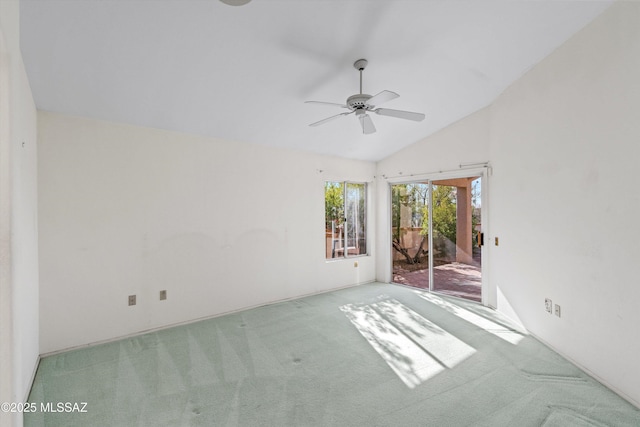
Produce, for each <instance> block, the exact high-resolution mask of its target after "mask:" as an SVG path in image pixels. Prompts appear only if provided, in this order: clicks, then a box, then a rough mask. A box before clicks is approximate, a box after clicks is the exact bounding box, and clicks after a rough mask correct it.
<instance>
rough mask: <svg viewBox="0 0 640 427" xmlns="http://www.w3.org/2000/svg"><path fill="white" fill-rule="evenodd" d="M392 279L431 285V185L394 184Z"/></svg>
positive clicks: (425, 286)
mask: <svg viewBox="0 0 640 427" xmlns="http://www.w3.org/2000/svg"><path fill="white" fill-rule="evenodd" d="M391 202H392V203H391V238H392V247H393V281H394V282H396V283H402V284H405V285H410V286H415V287H418V288H425V289H429V256H428V255H429V252H428V251H429V240H428V237H429V236H428V233H429V223H428V211H427V207H428V202H429V185H428V184H426V183H420V182H415V183H410V184H397V185H393V186H392V187H391Z"/></svg>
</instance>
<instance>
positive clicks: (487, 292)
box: [386, 166, 497, 307]
mask: <svg viewBox="0 0 640 427" xmlns="http://www.w3.org/2000/svg"><path fill="white" fill-rule="evenodd" d="M490 170H491V169H490V167H489V166H485V167H481V168H469V169H459V170H454V171H446V172H436V173H428V174H423V175H413V176H411V177H410V179H408V178H407V177H398V178H389V179H387V184H388V194H389V197H388V198H387V207H388V209H387V212H388V215H389V222H388V224H389V225H390V224H391V223H392V221H391V215H392V209H393V207H392V187H393V186H394V185H397V184H411V183H424V184H427V185H428V186H429V209H428V212H429V292H433V290H432V288H433V268H432V267H433V239H432V236H433V230H432V227H433V221H432V219H433V218H432V209H431V206H432V205H433V192H432V189H433V181H440V180H445V179H456V178H470V177H480V178H481V185H480V192H481V210H480V221H481V227H482V228H481V230H480V232H481V233H482V234H483V235H484V236H485V238H484V245H482V246H481V247H480V253H481V269H482V286H481V293H482V302H481V304H482V305H484V306H489V307H495V306H496V302H497V301H496V296H495V292H492V291H493V288H492V287H491V286H490V282H489V268H488V266H489V256H490V255H489V252H490V251H489V197H488V195H489V191H488V190H489V184H488V179H487V178H488V177H489V176H490ZM386 235H387V239H386V240H387V241H388V245H387V247H388V248H389V251H390V252H389V256H388V257H387V262H388V263H389V264H388V267H389V276H388V282H389V283H394V282H393V249H392V248H391V239H392V236H391V226H389V227H387V230H386Z"/></svg>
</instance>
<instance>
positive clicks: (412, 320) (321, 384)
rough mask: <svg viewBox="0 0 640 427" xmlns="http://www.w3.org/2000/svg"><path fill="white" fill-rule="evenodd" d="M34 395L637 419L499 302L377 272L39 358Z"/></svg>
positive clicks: (269, 409) (187, 407) (365, 413)
mask: <svg viewBox="0 0 640 427" xmlns="http://www.w3.org/2000/svg"><path fill="white" fill-rule="evenodd" d="M30 402H32V403H34V404H35V405H36V406H37V408H38V411H37V412H35V413H29V414H25V425H26V426H83V427H85V426H127V427H131V426H492V427H495V426H638V425H640V411H639V410H638V409H636V408H635V407H633V406H632V405H630V404H629V403H627V402H626V401H624V400H623V399H621V398H620V397H618V396H617V395H615V394H614V393H613V392H611V391H609V390H608V389H606V388H605V387H603V386H602V385H600V384H599V383H598V382H596V381H595V380H593V379H592V378H590V377H589V376H587V375H586V374H584V373H583V372H582V371H580V370H579V369H577V368H576V367H574V366H573V365H572V364H570V363H569V362H567V361H566V360H564V359H563V358H562V357H560V356H559V355H557V354H556V353H554V352H553V351H551V350H550V349H548V348H547V347H545V346H544V345H542V344H541V343H540V342H538V341H537V340H535V339H534V338H532V337H530V336H528V335H527V334H526V333H525V332H524V331H520V330H518V329H517V328H515V327H514V326H513V325H512V324H511V323H510V322H509V321H508V320H506V319H504V318H502V317H501V316H499V315H498V314H497V313H496V312H494V311H492V310H489V309H486V308H484V307H482V306H480V305H478V304H474V303H471V302H466V301H462V300H456V299H449V298H444V297H441V296H437V295H434V294H429V293H427V292H425V291H423V290H418V289H415V290H414V289H409V288H405V287H402V286H397V285H388V284H380V283H374V284H369V285H362V286H358V287H354V288H349V289H345V290H341V291H336V292H331V293H326V294H322V295H316V296H312V297H307V298H302V299H299V300H294V301H289V302H284V303H279V304H273V305H269V306H264V307H260V308H256V309H252V310H247V311H244V312H241V313H236V314H231V315H227V316H222V317H218V318H215V319H210V320H206V321H201V322H198V323H193V324H190V325H186V326H180V327H175V328H171V329H166V330H163V331H159V332H154V333H149V334H146V335H141V336H138V337H135V338H129V339H124V340H121V341H117V342H112V343H109V344H104V345H98V346H92V347H89V348H85V349H81V350H76V351H70V352H66V353H61V354H58V355H54V356H50V357H47V358H44V359H43V360H42V361H41V363H40V367H39V369H38V372H37V375H36V379H35V383H34V386H33V389H32V391H31V395H30ZM66 402H69V403H70V404H71V405H68V406H67V408H71V409H73V404H74V403H78V404H82V403H84V402H86V407H84V408H82V406H81V405H79V406H77V407H76V408H77V410H81V409H85V410H86V412H64V411H65V409H64V408H65V407H64V405H63V406H62V408H63V412H53V411H51V409H55V408H59V406H58V405H57V404H58V403H66ZM47 405H48V406H47ZM40 409H44V410H47V409H49V411H45V412H43V411H42V410H40Z"/></svg>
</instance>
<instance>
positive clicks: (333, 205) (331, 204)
mask: <svg viewBox="0 0 640 427" xmlns="http://www.w3.org/2000/svg"><path fill="white" fill-rule="evenodd" d="M324 209H325V215H324V218H325V222H326V223H325V226H326V229H327V230H331V222H332V221H336V225H340V224H342V222H343V221H344V191H343V183H341V182H326V183H325V186H324Z"/></svg>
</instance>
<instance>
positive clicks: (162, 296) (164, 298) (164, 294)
mask: <svg viewBox="0 0 640 427" xmlns="http://www.w3.org/2000/svg"><path fill="white" fill-rule="evenodd" d="M166 299H167V291H160V301H164V300H166Z"/></svg>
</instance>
